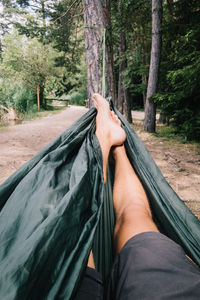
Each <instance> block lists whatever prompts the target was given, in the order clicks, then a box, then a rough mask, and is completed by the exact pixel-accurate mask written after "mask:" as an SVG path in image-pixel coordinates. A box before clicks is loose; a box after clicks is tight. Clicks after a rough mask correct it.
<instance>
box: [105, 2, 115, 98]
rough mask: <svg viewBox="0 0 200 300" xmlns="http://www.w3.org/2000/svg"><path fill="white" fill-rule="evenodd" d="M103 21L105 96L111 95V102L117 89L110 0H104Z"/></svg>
mask: <svg viewBox="0 0 200 300" xmlns="http://www.w3.org/2000/svg"><path fill="white" fill-rule="evenodd" d="M103 3H104V8H103V21H104V28H106V83H107V89H106V97H107V96H111V97H112V99H113V102H114V103H116V98H117V91H116V84H115V76H114V62H113V38H112V25H111V16H110V0H104V1H103Z"/></svg>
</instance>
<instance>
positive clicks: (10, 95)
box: [0, 84, 36, 113]
mask: <svg viewBox="0 0 200 300" xmlns="http://www.w3.org/2000/svg"><path fill="white" fill-rule="evenodd" d="M35 102H36V95H35V94H34V93H33V92H32V91H31V90H30V89H28V88H27V87H25V86H22V85H19V84H12V85H11V84H6V85H5V84H4V85H2V84H1V86H0V104H3V105H5V106H6V107H13V108H14V109H15V110H16V111H17V112H18V113H25V112H28V111H35V110H36V105H35Z"/></svg>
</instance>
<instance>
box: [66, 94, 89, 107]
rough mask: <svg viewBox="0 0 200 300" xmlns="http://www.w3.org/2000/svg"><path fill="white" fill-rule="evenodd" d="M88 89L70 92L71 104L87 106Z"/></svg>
mask: <svg viewBox="0 0 200 300" xmlns="http://www.w3.org/2000/svg"><path fill="white" fill-rule="evenodd" d="M87 97H88V95H87V91H85V92H73V93H72V94H70V104H72V105H82V106H85V100H87Z"/></svg>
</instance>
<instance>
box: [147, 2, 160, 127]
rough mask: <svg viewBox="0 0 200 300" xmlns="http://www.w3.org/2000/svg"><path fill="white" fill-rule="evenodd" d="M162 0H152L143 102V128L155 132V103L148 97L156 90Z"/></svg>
mask: <svg viewBox="0 0 200 300" xmlns="http://www.w3.org/2000/svg"><path fill="white" fill-rule="evenodd" d="M161 24H162V0H152V44H151V62H150V69H149V80H148V87H147V97H146V104H145V119H144V130H145V131H148V132H155V127H156V105H155V103H153V102H151V101H150V100H149V98H150V97H151V96H153V95H154V94H155V93H156V92H157V87H158V76H159V67H160V56H161Z"/></svg>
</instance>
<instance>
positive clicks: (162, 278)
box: [108, 232, 200, 300]
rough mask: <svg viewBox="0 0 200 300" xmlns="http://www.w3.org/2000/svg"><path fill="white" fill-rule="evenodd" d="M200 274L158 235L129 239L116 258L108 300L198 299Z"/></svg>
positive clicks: (173, 245) (149, 234) (145, 234)
mask: <svg viewBox="0 0 200 300" xmlns="http://www.w3.org/2000/svg"><path fill="white" fill-rule="evenodd" d="M199 295H200V270H199V268H198V267H197V266H196V265H195V264H194V263H193V262H191V261H189V260H188V258H186V256H185V253H184V251H183V249H182V248H181V247H180V246H179V245H178V244H176V243H175V242H173V241H172V240H170V239H169V238H167V237H166V236H164V235H162V234H161V233H158V232H144V233H141V234H138V235H136V236H134V237H133V238H131V239H130V240H129V241H128V242H127V243H126V244H125V246H124V247H123V248H122V250H121V251H120V253H119V254H118V255H117V257H116V259H115V262H114V265H113V268H112V272H111V276H110V281H109V285H108V299H115V300H129V299H131V300H132V299H137V300H140V299H141V300H149V299H154V300H158V299H160V300H163V299H170V300H172V299H181V300H183V299H184V300H186V299H188V300H192V299H196V300H197V299H199Z"/></svg>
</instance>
